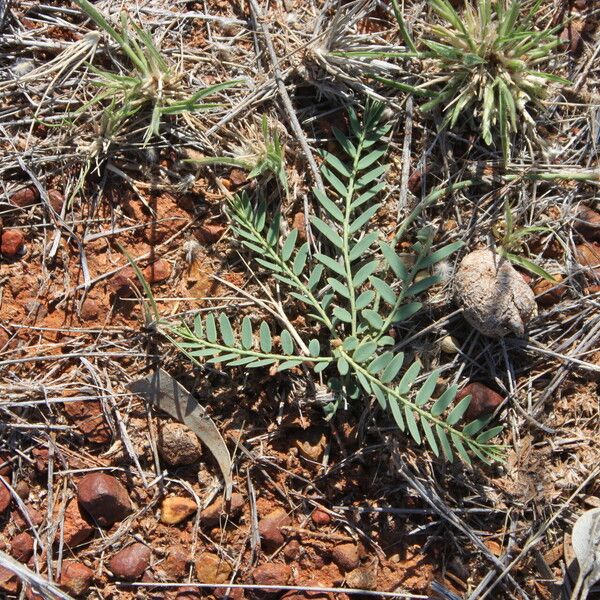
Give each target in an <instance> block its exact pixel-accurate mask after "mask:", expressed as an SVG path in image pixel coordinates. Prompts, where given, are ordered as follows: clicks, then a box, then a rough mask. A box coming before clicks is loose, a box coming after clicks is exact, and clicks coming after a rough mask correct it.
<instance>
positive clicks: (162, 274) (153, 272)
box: [143, 258, 171, 285]
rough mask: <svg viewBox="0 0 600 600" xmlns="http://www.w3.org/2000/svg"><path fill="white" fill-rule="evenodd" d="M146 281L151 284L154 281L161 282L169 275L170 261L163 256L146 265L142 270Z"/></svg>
mask: <svg viewBox="0 0 600 600" xmlns="http://www.w3.org/2000/svg"><path fill="white" fill-rule="evenodd" d="M143 274H144V277H145V278H146V281H147V282H148V283H149V284H150V285H152V284H154V283H162V282H163V281H166V280H167V279H169V277H170V276H171V263H170V262H169V261H168V260H165V259H164V258H159V259H158V260H157V261H155V262H153V263H152V264H151V265H148V266H147V267H146V268H145V269H144V270H143Z"/></svg>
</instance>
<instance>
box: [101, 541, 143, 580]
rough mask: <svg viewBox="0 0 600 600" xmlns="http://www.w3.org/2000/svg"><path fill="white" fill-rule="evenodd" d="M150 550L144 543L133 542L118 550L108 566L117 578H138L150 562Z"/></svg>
mask: <svg viewBox="0 0 600 600" xmlns="http://www.w3.org/2000/svg"><path fill="white" fill-rule="evenodd" d="M151 556H152V551H151V550H150V548H148V546H146V544H142V543H141V542H135V543H134V544H131V545H129V546H127V547H125V548H123V549H122V550H119V552H117V553H116V554H115V555H114V556H113V557H112V558H111V559H110V561H109V563H108V568H109V569H110V570H111V571H112V574H113V575H114V576H115V577H117V578H119V579H126V580H128V581H134V580H136V579H139V578H140V577H141V576H142V575H143V574H144V571H145V570H146V569H147V568H148V565H149V564H150V557H151Z"/></svg>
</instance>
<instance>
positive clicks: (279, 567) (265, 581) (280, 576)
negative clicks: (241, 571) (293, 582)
mask: <svg viewBox="0 0 600 600" xmlns="http://www.w3.org/2000/svg"><path fill="white" fill-rule="evenodd" d="M291 574H292V570H291V569H290V567H289V566H288V565H284V564H281V563H266V564H264V565H260V566H258V567H256V568H255V569H254V572H253V573H252V578H253V579H254V583H256V584H257V585H287V583H288V581H289V580H290V576H291ZM264 591H268V592H269V593H273V590H264Z"/></svg>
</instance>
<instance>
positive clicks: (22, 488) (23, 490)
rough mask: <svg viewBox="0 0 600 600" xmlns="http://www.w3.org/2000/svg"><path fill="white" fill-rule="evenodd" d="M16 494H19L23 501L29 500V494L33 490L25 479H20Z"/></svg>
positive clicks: (16, 486)
mask: <svg viewBox="0 0 600 600" xmlns="http://www.w3.org/2000/svg"><path fill="white" fill-rule="evenodd" d="M15 492H17V496H19V498H21V500H27V498H29V494H30V493H31V488H30V487H29V484H28V483H27V482H26V481H25V480H24V479H20V480H19V481H17V484H16V485H15Z"/></svg>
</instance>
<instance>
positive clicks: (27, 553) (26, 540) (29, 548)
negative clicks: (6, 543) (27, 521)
mask: <svg viewBox="0 0 600 600" xmlns="http://www.w3.org/2000/svg"><path fill="white" fill-rule="evenodd" d="M10 553H11V555H12V556H13V557H14V558H16V559H17V560H18V561H19V562H22V563H26V562H27V561H28V560H29V559H30V558H31V557H32V556H33V538H32V537H31V535H30V534H29V533H27V532H26V531H24V532H23V533H19V534H17V535H16V536H15V537H14V538H13V539H12V540H11V542H10Z"/></svg>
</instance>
